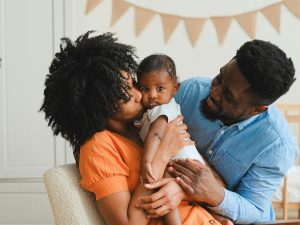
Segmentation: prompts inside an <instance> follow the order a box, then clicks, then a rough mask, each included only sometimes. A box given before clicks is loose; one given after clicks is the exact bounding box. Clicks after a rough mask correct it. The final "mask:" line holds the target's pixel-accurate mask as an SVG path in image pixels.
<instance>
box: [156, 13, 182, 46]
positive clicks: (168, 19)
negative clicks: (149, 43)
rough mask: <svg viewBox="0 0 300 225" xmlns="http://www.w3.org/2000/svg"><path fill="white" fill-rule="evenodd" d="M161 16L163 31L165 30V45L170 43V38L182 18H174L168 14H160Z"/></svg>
mask: <svg viewBox="0 0 300 225" xmlns="http://www.w3.org/2000/svg"><path fill="white" fill-rule="evenodd" d="M159 15H160V16H161V20H162V24H163V30H164V39H165V43H167V42H168V40H169V38H170V37H171V35H172V33H173V32H174V30H175V29H176V27H177V25H178V23H179V21H180V17H179V16H173V15H167V14H159Z"/></svg>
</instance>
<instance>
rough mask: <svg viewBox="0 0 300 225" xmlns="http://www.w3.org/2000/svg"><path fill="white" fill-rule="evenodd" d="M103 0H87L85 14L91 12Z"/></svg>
mask: <svg viewBox="0 0 300 225" xmlns="http://www.w3.org/2000/svg"><path fill="white" fill-rule="evenodd" d="M100 2H102V0H87V2H86V7H85V14H89V12H90V11H92V10H93V9H94V8H95V7H96V6H97V5H98V4H99V3H100Z"/></svg>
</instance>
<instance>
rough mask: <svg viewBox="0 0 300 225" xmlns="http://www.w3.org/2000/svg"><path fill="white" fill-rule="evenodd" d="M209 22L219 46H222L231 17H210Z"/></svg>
mask: <svg viewBox="0 0 300 225" xmlns="http://www.w3.org/2000/svg"><path fill="white" fill-rule="evenodd" d="M211 20H212V22H213V23H214V26H215V28H216V32H217V35H218V40H219V43H220V45H222V44H223V42H224V40H225V37H226V34H227V32H228V30H229V26H230V24H231V21H232V17H230V16H222V17H212V18H211Z"/></svg>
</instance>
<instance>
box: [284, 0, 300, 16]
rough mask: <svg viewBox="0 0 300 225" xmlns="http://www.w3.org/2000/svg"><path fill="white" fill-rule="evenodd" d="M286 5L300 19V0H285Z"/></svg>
mask: <svg viewBox="0 0 300 225" xmlns="http://www.w3.org/2000/svg"><path fill="white" fill-rule="evenodd" d="M284 4H285V6H286V7H287V8H288V9H289V10H290V11H291V12H292V13H293V14H294V15H295V16H297V17H298V19H300V1H299V0H285V1H284Z"/></svg>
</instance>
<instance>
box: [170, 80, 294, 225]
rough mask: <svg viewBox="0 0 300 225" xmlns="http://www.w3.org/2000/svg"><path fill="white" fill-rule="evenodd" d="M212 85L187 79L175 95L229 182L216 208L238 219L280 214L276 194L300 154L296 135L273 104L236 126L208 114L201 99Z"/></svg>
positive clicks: (261, 218) (194, 132) (206, 155)
mask: <svg viewBox="0 0 300 225" xmlns="http://www.w3.org/2000/svg"><path fill="white" fill-rule="evenodd" d="M210 85H211V80H210V79H205V78H191V79H188V80H185V81H183V82H182V83H181V86H180V90H179V91H178V93H177V95H176V97H175V100H176V102H177V103H178V104H180V106H181V111H182V114H183V116H184V120H185V123H186V124H187V125H188V127H189V132H190V134H191V137H192V139H193V140H194V141H195V142H196V144H197V147H198V150H199V151H200V153H201V154H202V155H203V156H204V158H205V159H206V160H207V161H208V162H209V164H210V165H212V166H213V167H214V168H215V170H216V171H217V172H218V173H219V174H220V175H221V176H222V177H223V179H224V180H225V182H226V184H227V189H225V197H224V199H223V201H222V202H221V204H220V205H219V206H217V207H210V208H211V209H212V210H214V211H216V212H218V213H221V214H223V215H226V216H228V217H230V218H231V219H233V220H234V221H235V222H236V223H242V224H243V223H244V224H245V223H246V224H248V223H254V222H262V221H270V220H274V219H275V215H274V210H273V207H272V203H271V201H272V197H273V195H274V193H275V191H276V190H277V189H278V187H279V185H280V183H281V182H282V180H283V177H284V176H285V175H286V174H287V171H288V169H289V168H290V167H291V166H292V165H293V163H294V162H295V159H296V157H297V154H298V147H297V143H296V140H295V137H294V135H293V134H292V132H291V130H290V128H289V125H288V123H287V121H286V120H285V118H284V116H283V115H282V113H281V112H280V111H279V110H277V109H276V107H275V106H273V105H272V106H270V107H269V109H268V110H267V111H265V112H263V113H261V114H259V115H256V116H254V117H251V118H249V119H247V120H244V121H242V122H239V123H237V124H233V125H231V126H225V125H223V124H222V123H221V122H220V121H209V120H207V119H206V118H205V117H204V115H203V114H202V113H201V111H200V105H201V101H202V100H204V99H206V97H207V96H208V94H209V90H210Z"/></svg>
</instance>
